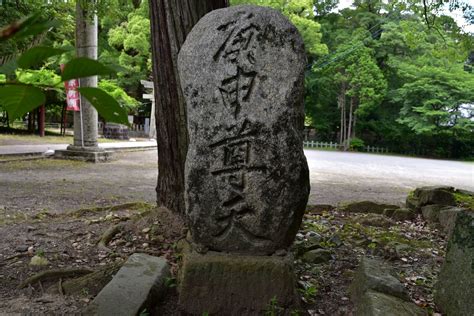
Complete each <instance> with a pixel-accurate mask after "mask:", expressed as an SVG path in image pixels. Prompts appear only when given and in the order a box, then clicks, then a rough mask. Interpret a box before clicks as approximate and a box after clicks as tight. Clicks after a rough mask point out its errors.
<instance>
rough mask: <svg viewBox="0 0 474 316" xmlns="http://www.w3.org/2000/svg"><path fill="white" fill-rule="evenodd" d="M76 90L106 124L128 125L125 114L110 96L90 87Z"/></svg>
mask: <svg viewBox="0 0 474 316" xmlns="http://www.w3.org/2000/svg"><path fill="white" fill-rule="evenodd" d="M78 90H79V92H80V93H81V95H82V96H83V97H85V98H86V99H87V100H89V102H90V103H91V104H92V105H93V106H94V107H95V108H96V110H97V112H99V114H100V115H101V116H102V117H103V118H104V119H105V120H106V121H107V122H115V123H119V124H124V125H129V123H128V116H127V112H126V111H125V109H124V108H122V107H121V106H120V104H119V103H118V102H117V101H116V100H115V99H114V98H113V97H112V96H111V95H110V94H108V93H107V92H105V91H103V90H102V89H99V88H92V87H83V88H78Z"/></svg>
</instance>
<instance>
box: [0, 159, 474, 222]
mask: <svg viewBox="0 0 474 316" xmlns="http://www.w3.org/2000/svg"><path fill="white" fill-rule="evenodd" d="M305 152H306V156H307V158H308V164H309V167H310V174H311V187H312V188H311V195H310V203H312V204H316V203H318V204H333V205H335V204H337V203H338V202H341V201H350V200H352V201H354V200H375V201H380V202H388V203H396V204H401V203H403V202H404V200H405V198H406V195H407V193H408V191H409V190H411V189H413V188H415V187H417V186H423V185H440V184H442V185H452V186H455V187H460V188H465V189H468V190H474V180H473V170H474V164H472V163H464V162H456V161H443V160H431V159H417V158H402V157H393V156H382V155H374V154H358V153H341V152H330V151H316V150H307V151H305ZM118 156H119V159H118V160H117V161H113V162H110V163H105V164H90V163H81V162H70V161H62V160H49V159H46V160H36V161H18V162H7V163H2V164H0V216H2V213H6V214H12V213H16V214H20V213H21V214H24V213H25V212H27V213H30V214H31V213H36V212H37V211H39V210H41V209H46V210H49V211H53V212H64V211H66V210H71V209H77V208H80V207H87V206H93V205H110V204H117V203H125V202H129V201H143V200H145V201H148V202H151V203H153V202H154V201H156V193H155V186H156V178H157V173H158V172H157V154H156V151H154V150H149V151H142V152H128V153H121V154H118Z"/></svg>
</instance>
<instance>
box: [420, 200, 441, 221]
mask: <svg viewBox="0 0 474 316" xmlns="http://www.w3.org/2000/svg"><path fill="white" fill-rule="evenodd" d="M442 208H443V206H442V205H438V204H435V205H426V206H423V207H422V208H421V213H422V214H423V218H424V219H425V220H426V221H427V222H430V223H437V222H439V212H440V211H441V209H442Z"/></svg>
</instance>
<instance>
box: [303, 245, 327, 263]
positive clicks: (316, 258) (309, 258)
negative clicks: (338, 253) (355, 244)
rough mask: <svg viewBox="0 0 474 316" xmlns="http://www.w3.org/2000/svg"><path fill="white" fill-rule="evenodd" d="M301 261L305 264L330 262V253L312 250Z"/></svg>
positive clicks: (323, 250)
mask: <svg viewBox="0 0 474 316" xmlns="http://www.w3.org/2000/svg"><path fill="white" fill-rule="evenodd" d="M302 259H303V261H304V262H307V263H314V264H318V263H325V262H328V261H329V260H331V252H330V251H329V250H326V249H313V250H310V251H308V252H306V253H305V254H304V255H303V258H302Z"/></svg>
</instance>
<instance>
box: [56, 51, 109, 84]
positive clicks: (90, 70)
mask: <svg viewBox="0 0 474 316" xmlns="http://www.w3.org/2000/svg"><path fill="white" fill-rule="evenodd" d="M113 73H115V71H114V70H113V69H111V68H109V67H106V66H104V65H103V64H101V63H100V62H98V61H96V60H93V59H90V58H87V57H78V58H74V59H73V60H71V61H70V62H68V63H67V64H66V66H64V70H63V73H62V75H61V78H62V80H63V81H67V80H71V79H75V78H84V77H90V76H97V75H110V74H113Z"/></svg>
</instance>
